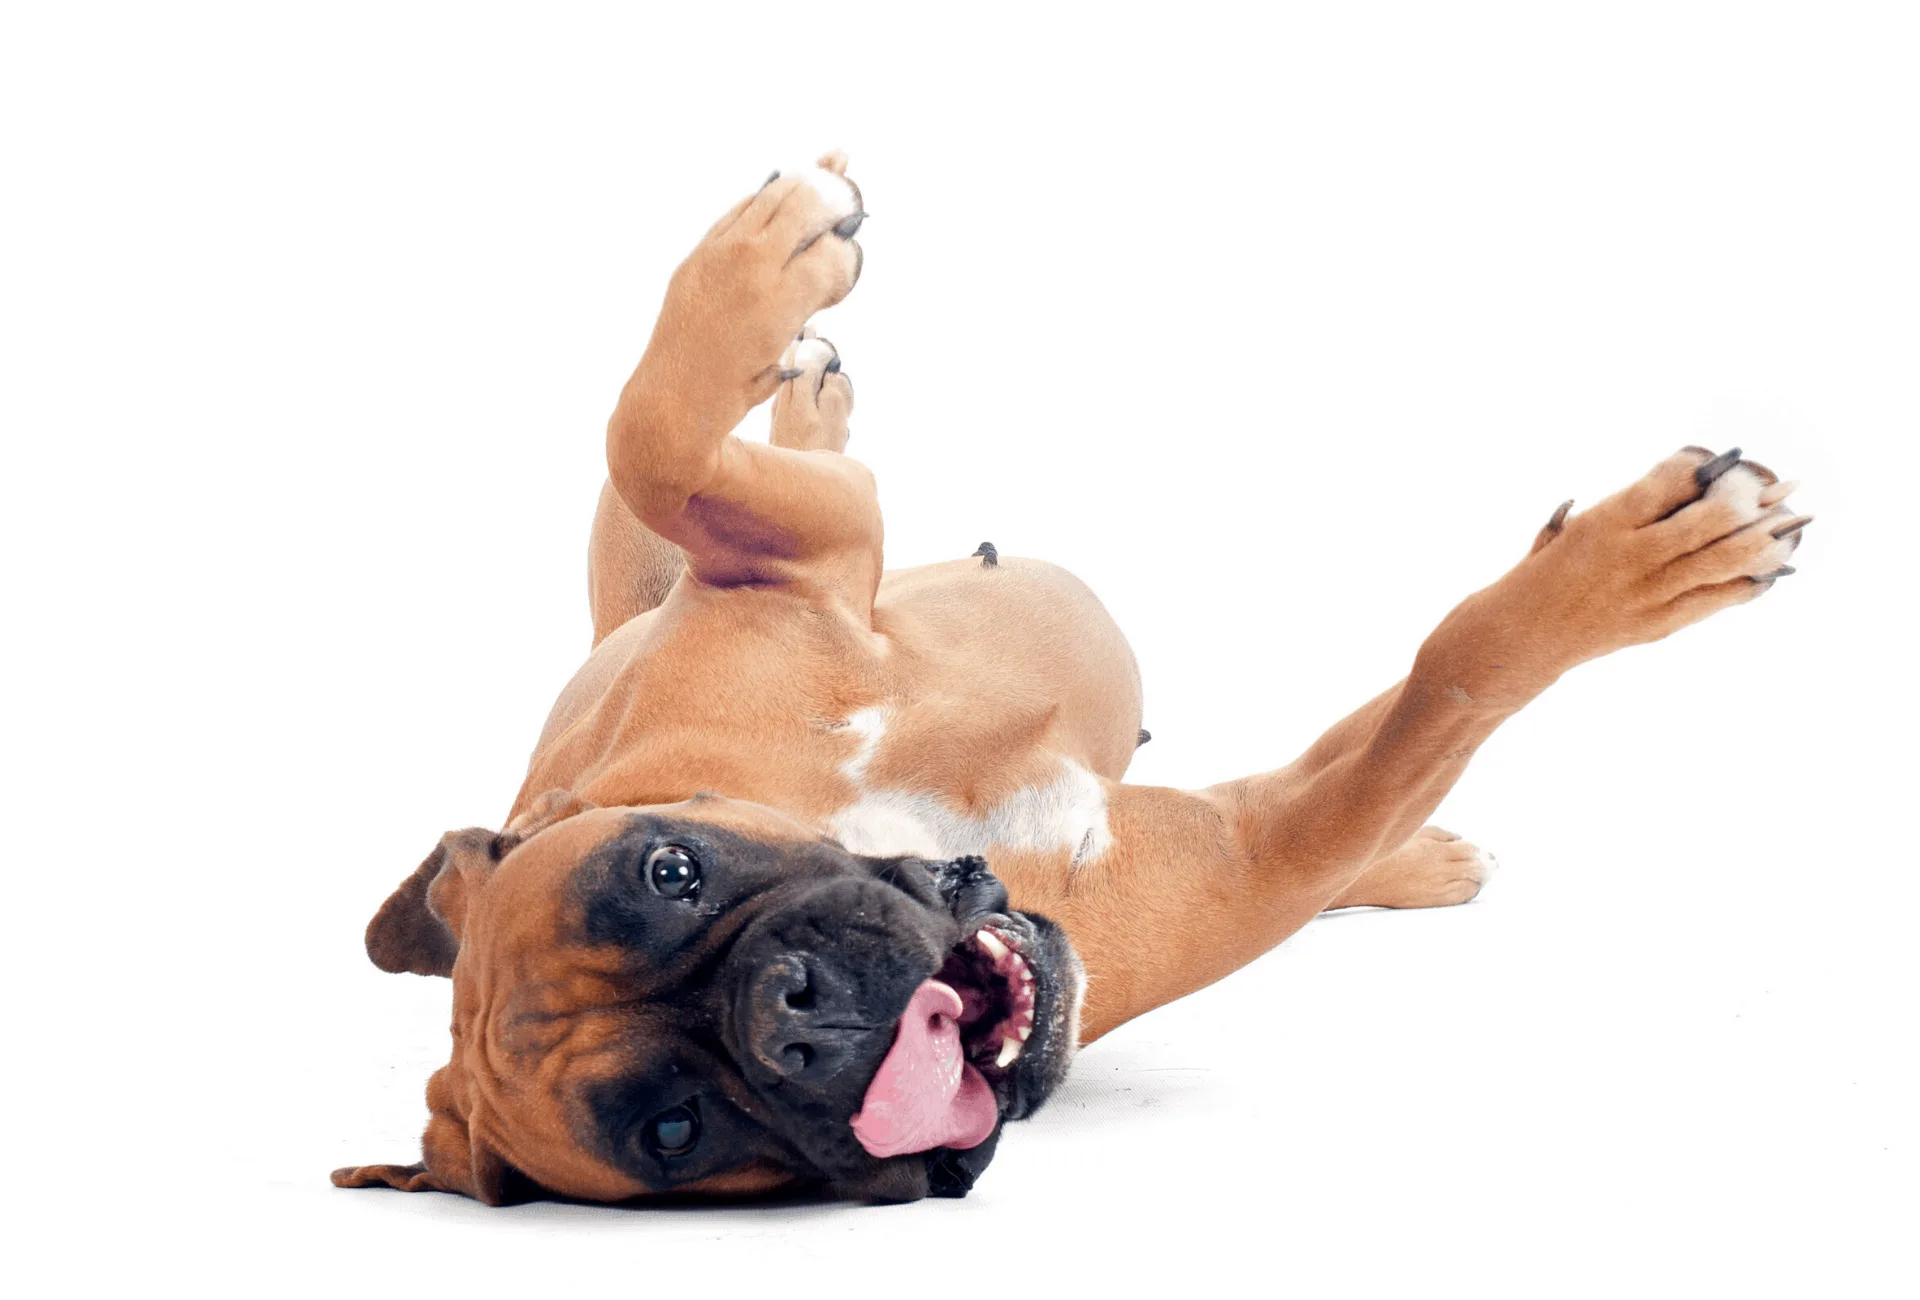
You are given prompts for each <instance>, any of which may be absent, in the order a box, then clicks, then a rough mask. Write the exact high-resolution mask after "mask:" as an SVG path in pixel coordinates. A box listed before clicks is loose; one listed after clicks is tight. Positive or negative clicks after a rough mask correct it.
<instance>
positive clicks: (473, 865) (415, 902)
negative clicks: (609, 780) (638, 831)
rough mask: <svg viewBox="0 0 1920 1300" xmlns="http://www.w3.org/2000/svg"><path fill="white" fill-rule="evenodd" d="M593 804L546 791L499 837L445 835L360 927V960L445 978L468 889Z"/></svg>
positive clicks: (481, 832)
mask: <svg viewBox="0 0 1920 1300" xmlns="http://www.w3.org/2000/svg"><path fill="white" fill-rule="evenodd" d="M594 806H595V805H594V804H591V803H589V802H587V801H586V800H585V799H582V798H580V797H579V796H577V795H575V794H573V793H572V792H571V791H567V790H549V791H548V792H547V793H545V794H543V795H541V796H540V797H539V798H538V799H536V800H534V802H533V807H532V808H530V809H528V810H527V811H526V812H524V813H522V814H520V816H518V817H516V818H514V819H513V823H512V824H511V825H510V826H509V827H508V829H507V830H505V831H502V832H500V833H499V834H495V833H494V832H493V831H490V830H485V829H482V828H479V827H475V828H473V829H470V830H464V831H448V832H447V833H446V834H445V835H442V836H441V837H440V843H439V844H437V845H435V846H434V850H433V852H431V853H429V854H428V855H427V860H426V861H425V862H422V863H421V864H420V865H419V866H418V867H416V868H414V872H413V874H412V875H411V876H408V877H407V878H406V879H405V880H403V881H402V882H400V888H398V889H396V890H394V891H393V893H392V895H391V896H389V897H388V899H387V901H386V902H384V903H382V904H381V905H380V910H379V911H378V912H375V913H374V914H373V920H371V921H369V922H367V956H369V957H371V958H372V959H373V964H374V965H376V966H378V967H379V968H380V969H381V970H384V971H392V972H393V973H394V974H396V975H397V974H400V973H402V972H411V973H412V974H415V975H452V974H453V959H454V958H455V957H456V956H458V955H459V953H460V936H461V934H462V932H463V931H464V929H465V927H466V918H467V895H468V891H469V890H470V889H471V888H472V887H473V886H474V885H476V884H478V883H479V882H480V881H481V880H483V879H485V878H486V877H487V876H488V875H489V874H490V873H491V872H492V871H493V869H494V867H496V866H498V865H499V863H500V860H501V859H502V858H504V857H506V856H507V854H508V853H510V852H512V851H513V848H514V846H515V845H517V844H519V843H520V842H521V841H522V840H525V839H529V838H531V837H532V836H534V835H537V834H539V833H540V832H541V831H543V830H545V829H546V828H547V827H549V826H551V825H553V824H554V823H555V822H559V821H565V820H566V819H567V818H569V817H572V816H573V815H574V814H576V813H582V812H585V811H587V810H588V809H590V808H593V807H594Z"/></svg>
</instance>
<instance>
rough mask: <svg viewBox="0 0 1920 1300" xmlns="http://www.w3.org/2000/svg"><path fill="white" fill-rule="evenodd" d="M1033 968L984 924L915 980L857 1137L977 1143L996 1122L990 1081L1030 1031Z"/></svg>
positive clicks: (878, 1151) (905, 1150)
mask: <svg viewBox="0 0 1920 1300" xmlns="http://www.w3.org/2000/svg"><path fill="white" fill-rule="evenodd" d="M1036 1001H1037V991H1036V986H1035V983H1034V974H1033V968H1032V967H1031V966H1029V965H1028V964H1027V959H1026V958H1025V957H1024V956H1023V955H1022V954H1021V953H1020V951H1019V950H1018V949H1017V948H1015V947H1014V941H1013V938H1012V936H1011V935H1009V934H1008V933H1007V932H1006V931H1004V930H1001V929H998V928H996V927H993V926H984V927H982V928H981V929H980V930H978V931H976V932H975V933H974V934H973V935H971V936H970V937H968V938H966V939H964V940H962V941H961V942H960V944H959V946H958V947H956V948H955V949H954V950H953V951H952V952H951V953H950V954H948V956H947V960H946V964H945V965H943V966H941V968H940V970H939V972H938V973H937V974H935V975H934V977H933V978H932V979H929V980H926V981H925V982H923V983H922V984H921V985H920V987H919V988H917V989H915V990H914V992H913V996H912V997H911V998H910V999H909V1000H908V1002H907V1009H906V1011H905V1012H904V1013H903V1014H902V1015H901V1017H900V1024H899V1028H898V1029H897V1030H896V1031H895V1035H894V1041H893V1046H892V1047H891V1048H890V1049H889V1050H888V1052H887V1055H886V1058H885V1059H884V1060H883V1061H881V1063H880V1068H879V1070H878V1071H876V1072H875V1074H874V1076H873V1081H872V1082H871V1083H869V1084H868V1085H867V1093H866V1097H865V1099H864V1100H863V1101H862V1103H861V1108H860V1113H859V1114H857V1115H855V1116H854V1117H853V1120H852V1124H853V1132H854V1136H855V1137H857V1138H859V1140H860V1145H861V1146H863V1147H865V1148H866V1149H867V1151H868V1152H870V1153H871V1154H873V1155H876V1156H880V1157H882V1158H885V1157H887V1156H897V1155H906V1154H909V1153H911V1152H917V1151H930V1150H932V1149H933V1148H935V1147H951V1148H953V1149H954V1150H965V1149H967V1148H969V1147H974V1146H978V1145H979V1144H980V1143H982V1142H984V1141H986V1140H987V1138H988V1137H990V1136H991V1135H992V1133H993V1130H994V1127H995V1126H996V1125H997V1124H998V1123H999V1121H1000V1107H999V1102H998V1100H997V1099H996V1098H995V1095H994V1089H993V1083H992V1080H994V1079H997V1078H1000V1077H1002V1076H1004V1075H1005V1074H1006V1072H1007V1071H1009V1070H1011V1069H1012V1068H1013V1067H1014V1065H1015V1063H1016V1062H1018V1061H1019V1059H1020V1054H1021V1052H1022V1051H1023V1050H1025V1048H1026V1045H1027V1040H1028V1039H1029V1038H1031V1037H1032V1036H1033V1026H1034V1013H1035V1006H1036Z"/></svg>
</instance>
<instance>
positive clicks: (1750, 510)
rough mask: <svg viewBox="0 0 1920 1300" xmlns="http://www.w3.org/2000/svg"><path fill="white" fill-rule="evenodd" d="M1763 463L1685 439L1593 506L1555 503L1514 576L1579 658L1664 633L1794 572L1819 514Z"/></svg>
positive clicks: (1547, 627)
mask: <svg viewBox="0 0 1920 1300" xmlns="http://www.w3.org/2000/svg"><path fill="white" fill-rule="evenodd" d="M1794 487H1795V485H1794V484H1792V483H1783V482H1782V481H1781V480H1780V477H1779V476H1778V475H1777V474H1775V473H1774V472H1773V471H1772V470H1770V469H1768V468H1767V467H1766V466H1764V465H1760V464H1758V463H1756V462H1754V461H1750V460H1744V459H1742V458H1741V455H1740V452H1739V450H1738V449H1737V448H1736V449H1734V450H1732V451H1729V452H1726V453H1725V454H1723V455H1715V454H1714V453H1712V452H1710V451H1708V450H1706V449H1705V448H1702V447H1687V448H1683V449H1682V450H1681V451H1679V452H1677V453H1675V454H1674V455H1672V456H1670V457H1668V458H1667V459H1666V460H1664V461H1662V462H1660V464H1658V465H1656V466H1654V468H1653V469H1652V470H1651V471H1650V472H1649V473H1648V474H1647V475H1646V476H1645V477H1644V478H1642V479H1640V480H1639V481H1638V482H1636V483H1634V484H1632V485H1631V486H1629V487H1628V488H1626V489H1625V490H1624V491H1621V492H1618V493H1616V494H1614V495H1613V496H1611V497H1608V498H1607V499H1606V500H1605V501H1602V502H1601V503H1600V504H1599V505H1597V506H1595V507H1593V509H1591V510H1587V511H1584V512H1582V513H1580V514H1577V515H1572V516H1571V517H1569V515H1568V513H1567V509H1568V508H1567V507H1566V506H1564V505H1563V506H1561V507H1560V508H1559V509H1558V510H1556V511H1555V512H1554V515H1553V517H1552V518H1551V519H1549V520H1548V522H1547V526H1546V527H1545V528H1543V529H1542V530H1541V531H1540V535H1539V536H1538V537H1537V538H1536V539H1535V541H1534V548H1533V552H1532V554H1531V555H1530V556H1529V558H1528V560H1527V562H1526V563H1525V564H1523V565H1522V566H1521V567H1520V569H1519V570H1516V572H1515V575H1514V576H1515V577H1516V578H1517V579H1519V580H1520V582H1521V585H1522V586H1524V587H1525V588H1526V589H1527V591H1528V593H1529V602H1530V603H1531V604H1533V605H1535V606H1537V607H1538V609H1537V610H1536V613H1535V618H1536V620H1537V625H1538V626H1539V627H1541V628H1542V629H1543V631H1545V632H1547V633H1549V634H1553V635H1557V636H1563V637H1565V638H1566V640H1567V642H1568V644H1569V648H1570V649H1571V650H1572V659H1573V662H1578V661H1579V660H1582V659H1589V658H1593V657H1595V656H1597V655H1600V654H1605V653H1607V652H1609V651H1611V650H1616V649H1619V648H1621V647H1622V646H1627V645H1633V644H1637V643H1640V642H1644V641H1654V640H1658V639H1659V638H1661V637H1663V636H1666V635H1668V634H1669V633H1671V632H1674V631H1677V630H1678V629H1680V628H1682V627H1685V626H1686V625H1687V624H1689V623H1696V622H1698V621H1700V620H1701V619H1703V618H1706V617H1707V616H1708V615H1710V614H1713V613H1716V612H1717V611H1719V610H1722V609H1725V608H1727V607H1728V606H1730V605H1738V604H1743V603H1745V602H1746V601H1749V600H1752V599H1754V598H1755V597H1756V596H1759V595H1761V594H1763V593H1765V592H1766V591H1768V590H1769V589H1771V588H1772V586H1773V584H1774V583H1775V582H1777V581H1778V580H1779V579H1781V578H1783V577H1786V576H1787V575H1789V574H1791V573H1792V572H1794V570H1793V567H1792V566H1791V565H1790V564H1788V563H1787V559H1788V557H1789V556H1790V555H1792V554H1793V552H1794V550H1795V549H1796V548H1797V547H1798V546H1799V545H1800V542H1801V539H1802V538H1803V537H1804V535H1805V529H1806V527H1807V525H1808V524H1810V523H1812V522H1813V520H1812V517H1811V516H1807V515H1796V514H1795V513H1794V512H1793V511H1792V510H1791V509H1790V508H1788V506H1787V505H1786V504H1785V502H1786V499H1787V497H1788V495H1789V494H1790V493H1792V491H1793V490H1794Z"/></svg>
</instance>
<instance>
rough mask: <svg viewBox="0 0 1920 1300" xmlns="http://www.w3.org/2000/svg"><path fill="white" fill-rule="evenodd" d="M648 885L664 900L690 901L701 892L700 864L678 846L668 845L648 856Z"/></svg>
mask: <svg viewBox="0 0 1920 1300" xmlns="http://www.w3.org/2000/svg"><path fill="white" fill-rule="evenodd" d="M647 883H648V884H650V885H652V886H653V892H654V893H656V894H658V895H660V896H661V897H662V898H682V899H690V898H692V897H693V896H694V895H695V894H697V893H699V892H700V864H699V863H698V862H695V861H694V860H693V854H691V853H689V852H687V851H686V850H685V849H683V848H681V847H680V846H679V845H678V844H667V845H663V846H661V847H660V848H657V849H655V850H654V851H653V852H652V853H651V854H649V855H648V856H647Z"/></svg>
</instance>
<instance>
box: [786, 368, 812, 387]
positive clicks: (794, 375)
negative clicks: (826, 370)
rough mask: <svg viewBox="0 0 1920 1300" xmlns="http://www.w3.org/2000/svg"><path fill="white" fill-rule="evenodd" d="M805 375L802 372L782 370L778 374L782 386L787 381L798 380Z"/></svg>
mask: <svg viewBox="0 0 1920 1300" xmlns="http://www.w3.org/2000/svg"><path fill="white" fill-rule="evenodd" d="M806 373H807V372H806V371H804V370H782V371H781V372H780V382H781V383H783V384H784V383H786V382H787V381H788V380H789V379H798V378H799V377H800V376H802V375H804V374H806Z"/></svg>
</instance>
